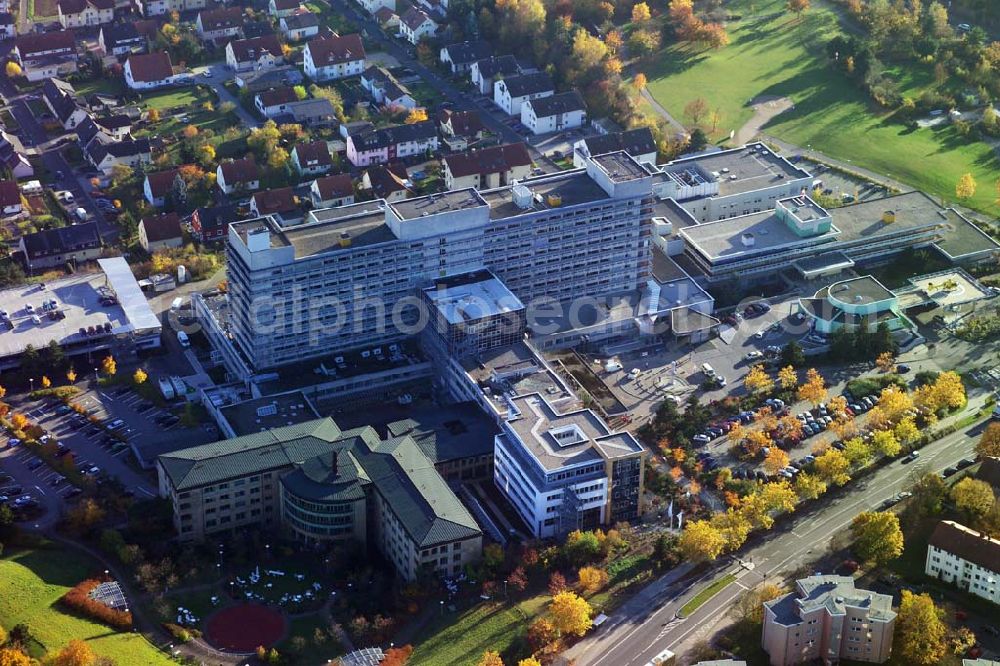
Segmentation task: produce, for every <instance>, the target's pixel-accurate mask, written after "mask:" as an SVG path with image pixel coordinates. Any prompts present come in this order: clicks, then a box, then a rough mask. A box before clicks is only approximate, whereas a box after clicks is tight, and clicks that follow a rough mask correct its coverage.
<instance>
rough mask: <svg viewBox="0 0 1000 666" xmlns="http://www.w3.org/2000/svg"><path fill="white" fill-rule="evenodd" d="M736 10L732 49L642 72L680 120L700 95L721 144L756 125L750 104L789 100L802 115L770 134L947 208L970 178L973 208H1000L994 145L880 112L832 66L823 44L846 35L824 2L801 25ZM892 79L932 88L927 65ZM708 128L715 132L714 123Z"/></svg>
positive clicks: (764, 11)
mask: <svg viewBox="0 0 1000 666" xmlns="http://www.w3.org/2000/svg"><path fill="white" fill-rule="evenodd" d="M751 7H753V8H754V10H755V11H753V12H751V11H750V8H751ZM729 10H730V11H731V12H733V13H736V14H740V13H742V14H743V15H744V17H745V18H743V19H742V20H740V21H736V22H732V23H730V24H728V26H727V27H728V28H729V33H730V39H731V43H730V45H729V46H727V47H725V48H723V49H719V50H704V49H701V48H692V47H690V46H687V45H677V44H673V45H671V46H669V47H668V48H666V49H665V50H664V52H663V54H662V57H661V58H659V59H658V60H657V62H656V63H654V64H653V65H651V66H643V70H644V72H645V74H646V76H647V78H648V79H649V92H650V93H651V94H652V95H653V96H654V97H655V98H656V99H657V100H658V101H659V102H660V104H662V105H663V106H664V107H665V108H666V109H667V110H668V111H670V113H671V114H672V115H673V116H674V117H676V118H677V119H678V120H680V121H682V122H685V123H689V122H690V119H689V118H685V115H684V107H685V106H686V105H687V104H688V102H690V101H691V100H693V99H696V98H698V97H702V98H704V99H705V100H706V102H708V106H709V108H710V109H711V110H713V111H714V110H717V111H718V113H719V118H720V119H719V122H718V125H717V127H716V128H715V131H714V133H712V136H713V138H714V139H717V140H720V139H723V138H725V137H728V135H729V132H730V131H731V130H738V129H739V128H740V127H742V126H743V125H744V124H745V123H746V122H747V120H749V119H750V118H751V116H752V115H753V110H752V109H751V108H750V107H749V102H750V101H751V100H753V99H755V98H757V97H760V96H775V97H778V96H785V97H789V98H791V99H792V101H793V102H794V103H795V108H794V109H793V110H790V111H786V112H785V113H784V114H782V115H780V116H778V117H777V118H775V119H774V120H773V121H772V122H771V123H770V124H768V125H767V126H765V128H764V132H766V133H768V134H772V135H774V136H776V137H778V138H780V139H785V140H787V141H789V142H791V143H795V144H798V145H802V146H807V145H810V146H811V147H812V148H814V149H816V150H819V151H821V152H824V153H826V154H828V155H830V156H831V157H834V158H838V159H842V160H846V161H850V162H852V163H854V164H857V165H858V166H861V167H866V168H869V169H871V170H873V171H876V172H878V173H883V174H887V175H889V176H891V177H893V178H896V179H898V180H901V181H903V182H906V183H908V184H910V185H912V186H913V187H915V188H917V189H921V190H924V191H926V192H928V193H929V194H933V195H936V196H939V197H944V198H945V199H948V200H951V199H954V196H955V183H956V182H957V181H958V179H959V177H960V176H961V175H962V174H964V173H966V172H971V173H972V174H973V176H974V177H975V178H976V180H977V181H978V183H979V189H978V192H977V195H976V197H974V198H973V199H972V200H971V201H970V202H969V205H970V206H971V207H974V208H977V209H979V210H982V211H984V212H988V213H996V212H998V210H1000V209H998V207H997V206H996V205H995V204H994V203H993V198H994V196H995V194H994V188H993V183H994V182H995V181H996V175H997V172H998V170H1000V161H998V160H997V159H996V157H995V155H994V154H993V153H992V151H991V149H990V148H989V146H987V145H986V144H984V143H980V142H970V141H967V140H966V139H964V138H962V137H959V136H957V134H956V132H955V131H954V129H952V128H951V127H950V126H946V127H943V128H939V129H918V130H912V131H911V130H908V129H907V128H906V127H905V126H904V125H903V124H901V123H897V122H895V121H894V119H893V118H892V114H888V113H885V112H878V111H876V110H873V108H872V106H871V105H870V104H869V101H868V99H867V97H866V95H865V94H864V93H863V92H862V91H861V90H860V89H859V88H857V87H856V85H855V83H854V82H853V81H850V80H848V79H847V78H846V76H844V75H843V74H840V73H838V72H836V71H834V70H832V69H831V68H830V67H828V65H827V63H826V51H825V43H826V42H827V40H828V39H829V38H830V37H832V36H833V35H835V34H837V33H838V32H839V31H840V28H839V27H838V19H837V16H836V14H834V13H833V11H831V10H830V9H829V8H827V6H826V5H825V4H820V3H813V8H812V9H811V10H810V11H809V12H807V13H806V14H805V15H804V16H803V18H802V20H801V21H800V20H799V19H796V18H794V17H793V16H792V15H790V14H789V13H788V12H787V11H785V1H784V0H734V2H733V3H732V4H731V6H730V7H729ZM890 73H892V70H890ZM894 73H895V75H896V78H897V80H898V82H899V84H900V88H901V90H902V92H903V93H904V94H910V95H915V94H918V93H919V92H920V91H921V90H923V89H925V88H926V87H927V86H929V85H932V81H931V79H932V76H931V73H930V72H929V70H927V68H924V67H918V66H914V67H907V68H906V69H905V71H896V72H894ZM701 123H702V125H707V128H706V130H707V131H708V130H712V121H711V120H710V119H704V120H702V121H701Z"/></svg>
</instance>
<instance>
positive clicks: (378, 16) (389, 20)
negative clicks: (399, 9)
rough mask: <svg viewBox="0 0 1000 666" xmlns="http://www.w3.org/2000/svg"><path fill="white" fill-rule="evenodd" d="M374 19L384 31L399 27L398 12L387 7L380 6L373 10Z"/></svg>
mask: <svg viewBox="0 0 1000 666" xmlns="http://www.w3.org/2000/svg"><path fill="white" fill-rule="evenodd" d="M375 21H376V22H377V23H378V24H379V26H380V27H381V28H382V29H383V30H385V31H391V30H394V29H398V28H399V14H397V13H396V11H395V10H394V9H390V8H388V7H381V8H379V10H378V11H376V12H375Z"/></svg>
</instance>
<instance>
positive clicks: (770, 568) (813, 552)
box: [562, 397, 983, 666]
mask: <svg viewBox="0 0 1000 666" xmlns="http://www.w3.org/2000/svg"><path fill="white" fill-rule="evenodd" d="M982 402H983V398H982V397H978V398H975V399H974V400H973V403H974V404H975V405H976V406H977V408H978V406H980V405H981V404H982ZM980 430H981V426H980V425H978V424H977V425H973V426H970V427H968V428H964V429H963V430H961V431H959V432H956V433H953V434H951V435H948V436H946V437H943V438H942V439H939V440H937V441H935V442H933V443H931V444H929V445H928V446H926V447H924V448H923V449H922V450H921V455H920V459H919V460H918V461H916V462H914V463H911V464H909V465H907V464H903V463H902V462H901V461H894V462H892V463H891V464H889V465H888V466H886V467H884V468H882V469H880V470H878V471H876V472H875V473H874V474H872V475H871V476H868V477H865V478H863V479H860V480H859V481H858V482H852V484H853V485H852V486H851V487H850V489H849V490H848V491H847V492H846V493H845V494H843V495H842V496H840V497H839V498H837V499H835V500H834V501H830V502H828V503H826V504H824V505H822V506H821V507H818V508H815V509H813V510H812V511H808V512H805V513H802V514H800V515H798V516H797V518H796V519H795V520H794V521H792V522H791V523H790V524H789V527H790V529H786V530H784V531H778V532H774V533H772V534H769V535H768V538H767V539H766V540H764V541H763V542H762V543H760V544H758V545H755V546H752V547H751V548H748V549H746V550H743V551H741V552H739V553H738V554H737V555H738V556H739V558H740V560H737V559H735V558H727V559H726V560H725V561H723V562H720V563H719V564H718V565H717V566H716V567H715V568H713V569H712V570H711V571H710V572H709V573H707V574H705V575H704V576H703V577H701V578H700V579H698V580H696V581H694V582H690V583H672V584H667V585H666V587H665V588H664V582H662V581H658V582H655V583H653V584H651V587H653V586H659V587H660V588H661V589H662V593H660V594H658V595H656V596H655V597H653V598H650V595H648V594H643V593H641V592H640V593H639V594H637V595H636V596H635V597H634V598H633V599H631V600H629V602H627V603H626V604H624V605H623V606H622V607H621V608H620V609H619V610H618V611H617V612H615V613H614V614H612V615H611V617H610V619H609V620H608V622H607V623H606V624H605V625H604V626H603V627H602V628H601V629H600V630H599V631H597V632H594V633H593V634H591V635H590V636H589V637H588V638H586V639H585V640H583V641H581V642H580V643H578V644H576V645H574V646H573V647H572V648H570V649H569V650H567V651H566V652H565V653H564V654H563V655H562V659H563V660H564V662H563V663H565V662H568V661H569V660H573V663H575V664H576V666H642V665H643V664H646V663H647V662H648V661H649V660H650V659H651V658H652V657H653V656H655V655H656V654H659V653H660V652H661V651H663V650H664V649H669V648H672V647H675V646H677V645H678V644H680V643H681V642H683V641H685V640H686V639H689V638H692V637H694V636H696V635H697V634H698V632H699V630H702V631H707V630H708V629H709V628H710V627H711V625H712V624H714V621H715V620H717V619H718V618H719V617H720V616H722V615H724V614H725V613H726V612H728V609H729V608H730V607H731V606H732V603H733V601H734V600H735V599H736V598H737V597H738V596H739V595H740V594H741V593H742V592H743V591H744V590H746V589H750V588H753V587H754V586H756V585H757V584H759V583H761V582H762V581H764V580H767V579H770V578H775V577H783V576H787V575H789V574H791V573H792V572H795V571H797V570H800V569H801V568H802V567H804V566H806V565H809V564H811V563H813V562H815V561H817V560H819V559H820V558H821V557H822V556H823V555H824V554H825V553H826V547H827V545H828V543H829V541H830V539H831V537H832V536H833V535H835V534H837V533H839V532H842V531H843V530H844V529H845V528H846V527H847V526H848V525H849V524H850V522H851V520H853V518H854V517H855V516H856V515H857V514H858V513H860V512H862V511H864V510H867V509H870V508H873V507H877V506H878V505H879V504H881V503H882V502H883V501H884V500H886V499H888V498H890V497H892V496H893V495H895V494H896V493H898V492H900V491H901V490H904V489H906V488H908V487H909V486H910V485H912V483H913V481H914V480H915V478H917V477H919V475H921V474H922V473H925V472H930V471H940V470H943V469H944V468H945V467H948V466H949V465H951V464H953V463H955V462H956V461H958V460H959V459H961V458H964V457H967V456H969V455H971V454H972V451H973V448H974V446H975V443H976V441H978V434H979V432H980ZM741 561H742V564H741ZM728 573H734V574H736V577H737V580H736V581H735V582H734V583H730V584H729V585H728V586H727V587H725V588H723V589H722V591H721V592H719V593H718V594H717V595H716V596H715V597H713V598H712V599H711V600H709V601H708V602H707V603H705V604H704V605H703V606H702V607H701V608H699V609H698V610H697V611H696V612H695V613H693V614H692V615H691V616H690V617H688V618H685V619H679V618H677V617H676V613H677V611H678V610H679V609H680V608H681V607H682V606H683V605H684V603H686V602H687V600H688V599H690V597H691V596H693V595H694V594H696V593H697V592H698V591H699V590H701V589H702V588H703V587H705V586H707V585H709V584H711V583H712V582H713V581H715V580H718V579H720V578H722V577H723V576H725V575H726V574H728Z"/></svg>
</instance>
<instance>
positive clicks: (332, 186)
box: [309, 173, 354, 208]
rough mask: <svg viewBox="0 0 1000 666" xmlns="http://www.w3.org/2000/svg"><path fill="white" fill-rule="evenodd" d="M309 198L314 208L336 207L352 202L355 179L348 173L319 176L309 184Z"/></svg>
mask: <svg viewBox="0 0 1000 666" xmlns="http://www.w3.org/2000/svg"><path fill="white" fill-rule="evenodd" d="M309 199H310V200H311V201H312V205H313V208H335V207H337V206H346V205H348V204H352V203H354V181H353V180H351V176H350V174H346V173H340V174H336V175H333V176H323V177H322V178H317V179H316V180H314V181H313V182H312V183H310V184H309Z"/></svg>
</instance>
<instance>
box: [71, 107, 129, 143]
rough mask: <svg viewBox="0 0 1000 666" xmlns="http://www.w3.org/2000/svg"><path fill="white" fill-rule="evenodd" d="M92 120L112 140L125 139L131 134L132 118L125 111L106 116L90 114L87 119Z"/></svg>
mask: <svg viewBox="0 0 1000 666" xmlns="http://www.w3.org/2000/svg"><path fill="white" fill-rule="evenodd" d="M83 122H84V123H86V122H93V123H94V124H95V125H97V127H99V128H100V130H101V131H102V132H104V133H105V134H107V135H108V136H110V137H111V139H112V140H114V141H125V140H126V139H128V138H130V137H131V136H132V122H133V121H132V118H131V117H130V116H129V115H127V114H125V113H116V114H113V115H106V116H91V117H90V118H89V119H88V120H85V121H83Z"/></svg>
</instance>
